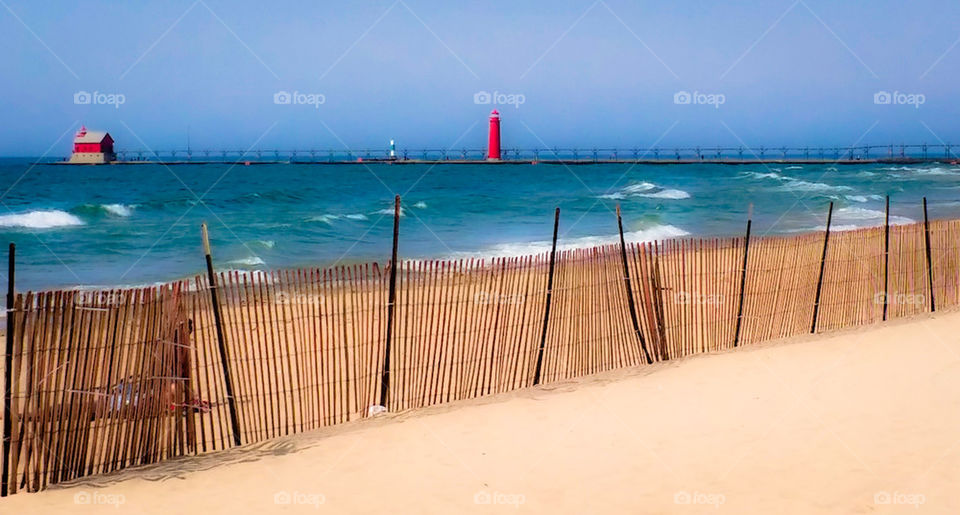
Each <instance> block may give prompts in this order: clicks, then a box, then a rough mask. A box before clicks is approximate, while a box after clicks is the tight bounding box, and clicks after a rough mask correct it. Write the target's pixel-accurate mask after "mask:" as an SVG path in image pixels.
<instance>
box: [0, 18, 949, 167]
mask: <svg viewBox="0 0 960 515" xmlns="http://www.w3.org/2000/svg"><path fill="white" fill-rule="evenodd" d="M958 22H960V3H957V2H926V1H920V2H886V1H875V2H869V3H867V2H829V1H824V0H803V1H794V0H784V1H781V0H776V1H762V2H761V1H742V2H735V3H731V2H699V1H681V2H670V3H666V2H633V1H626V0H602V1H592V0H584V1H560V0H554V1H549V2H534V1H525V2H516V1H499V0H488V1H483V2H473V1H470V2H440V1H425V0H384V1H379V0H377V1H356V2H349V3H347V2H337V3H334V2H305V1H290V2H284V1H275V2H252V1H225V0H202V1H194V0H185V1H180V0H170V1H163V2H159V1H158V2H149V3H148V2H114V1H98V0H85V1H83V2H75V1H70V2H60V1H50V2H29V1H14V0H2V1H0V47H2V48H3V49H4V50H5V51H4V52H2V57H0V69H2V70H3V80H2V81H0V113H2V119H3V122H4V123H3V124H2V128H0V155H32V156H36V155H40V154H43V153H44V152H48V151H49V155H53V156H63V155H66V154H67V153H68V152H69V147H70V136H71V134H72V132H73V130H75V129H76V128H77V127H78V126H79V123H81V122H82V123H85V124H86V125H87V126H88V127H92V128H99V129H106V130H109V131H110V132H111V133H112V134H113V135H114V137H115V139H116V140H117V142H118V147H119V148H126V149H142V148H155V149H170V148H174V147H177V148H183V147H185V146H186V134H187V128H188V127H190V133H191V138H192V146H193V147H194V148H195V149H196V148H214V149H223V148H228V149H237V150H245V149H248V148H257V147H260V148H264V149H268V148H277V147H279V148H283V149H289V148H299V149H306V148H318V149H326V148H338V149H342V148H344V147H345V146H349V147H351V148H355V149H361V148H367V147H371V148H383V147H384V146H386V144H387V141H388V140H389V139H391V138H394V139H396V140H397V143H398V146H399V147H410V148H415V147H431V148H450V147H453V148H462V147H468V148H481V147H483V146H484V144H485V131H486V116H487V113H489V111H490V109H491V107H497V108H498V109H499V110H500V111H501V112H502V113H503V114H502V118H503V140H504V141H503V144H504V146H506V147H514V146H515V147H543V146H549V147H552V146H560V147H564V146H566V147H569V146H574V145H576V146H581V147H593V146H608V147H609V146H618V147H633V146H640V147H646V146H651V145H660V146H671V145H695V144H700V145H718V144H719V145H740V144H748V145H757V146H758V145H768V146H777V145H821V144H822V145H852V144H855V143H860V144H864V143H875V144H887V143H898V142H924V141H926V142H928V143H931V144H934V143H938V142H939V140H944V141H950V140H951V139H953V140H954V141H960V139H957V138H956V136H957V124H958V122H957V120H960V102H958V100H960V88H958V87H957V85H958V84H960V72H958V70H960V44H958V39H960V23H958ZM282 91H286V92H289V93H294V92H297V93H300V94H301V95H300V96H299V97H298V98H299V101H301V102H306V103H299V104H298V103H296V102H297V99H296V98H295V99H294V100H293V101H292V103H290V104H277V103H275V102H274V95H275V94H276V93H278V92H282ZM78 92H88V93H91V94H92V93H94V92H96V93H99V94H100V95H99V97H93V100H92V101H91V103H89V104H76V103H75V100H74V95H75V94H76V93H78ZM481 92H489V93H491V94H492V93H494V92H497V93H500V95H499V96H498V97H497V98H496V100H498V101H501V102H504V103H503V104H501V105H491V104H484V103H479V104H478V103H476V102H475V96H476V95H477V94H478V93H481ZM681 92H688V93H691V94H693V93H697V94H698V95H696V96H693V95H691V97H689V98H691V99H692V100H691V103H689V104H683V103H681V104H678V103H675V95H677V94H678V93H681ZM879 92H889V93H891V94H893V93H895V92H896V93H899V94H900V95H899V96H893V97H892V98H893V100H892V102H891V103H889V104H877V103H875V100H874V97H875V94H877V93H879ZM109 95H122V98H123V104H122V105H119V106H116V105H115V103H114V104H111V103H109V102H111V101H110V100H109V99H110V98H113V99H117V98H119V97H109ZM307 95H315V96H313V97H309V96H307ZM910 95H913V96H910ZM310 99H313V100H310ZM318 99H322V100H323V103H322V104H319V103H318V102H319V100H318ZM520 99H522V104H519V101H520ZM711 99H712V100H711ZM718 99H722V104H719V105H718V102H719V101H720V100H718ZM919 99H922V100H919ZM479 100H481V101H482V100H483V96H482V95H481V96H480V98H479ZM98 101H99V102H108V103H97V102H98ZM312 101H316V102H314V103H313V104H311V103H309V102H312ZM698 101H699V102H702V103H698ZM511 102H512V103H511ZM921 102H922V103H921Z"/></svg>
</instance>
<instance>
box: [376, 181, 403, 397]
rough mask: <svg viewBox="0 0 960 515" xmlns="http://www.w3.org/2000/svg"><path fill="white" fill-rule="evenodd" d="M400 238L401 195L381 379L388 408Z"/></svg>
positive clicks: (396, 213)
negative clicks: (391, 342) (391, 341)
mask: <svg viewBox="0 0 960 515" xmlns="http://www.w3.org/2000/svg"><path fill="white" fill-rule="evenodd" d="M399 237H400V195H397V196H396V198H394V199H393V253H392V254H391V256H392V257H391V258H390V297H389V300H388V301H387V335H386V341H385V343H384V346H383V375H382V376H381V379H380V405H381V406H383V407H385V408H389V406H387V394H389V393H390V340H391V338H392V335H393V312H394V311H395V310H396V301H397V243H398V238H399Z"/></svg>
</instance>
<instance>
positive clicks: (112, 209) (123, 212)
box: [100, 204, 134, 217]
mask: <svg viewBox="0 0 960 515" xmlns="http://www.w3.org/2000/svg"><path fill="white" fill-rule="evenodd" d="M100 207H101V208H102V209H103V210H104V211H106V212H107V213H109V214H111V215H115V216H123V217H127V216H130V215H132V214H133V207H134V206H125V205H123V204H101V205H100Z"/></svg>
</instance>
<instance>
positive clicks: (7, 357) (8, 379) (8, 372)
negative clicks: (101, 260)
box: [0, 243, 17, 497]
mask: <svg viewBox="0 0 960 515" xmlns="http://www.w3.org/2000/svg"><path fill="white" fill-rule="evenodd" d="M16 253H17V246H16V245H15V244H13V243H11V244H10V253H9V255H8V256H9V257H8V259H9V262H8V265H7V342H6V348H5V350H4V353H3V468H2V469H0V478H2V481H0V497H6V496H7V487H8V485H9V476H8V474H7V468H9V466H10V440H11V438H12V437H13V435H12V434H11V433H12V431H13V426H12V424H11V420H10V417H11V409H10V408H11V404H12V403H13V395H12V394H11V392H10V388H11V386H12V384H11V383H12V382H13V380H12V378H13V328H14V320H13V317H14V316H15V311H14V310H13V295H14V272H15V271H16V269H15V263H16Z"/></svg>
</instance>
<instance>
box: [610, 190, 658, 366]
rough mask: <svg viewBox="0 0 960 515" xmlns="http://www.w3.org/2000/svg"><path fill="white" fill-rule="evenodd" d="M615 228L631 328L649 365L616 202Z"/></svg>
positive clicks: (618, 207) (649, 359) (649, 360)
mask: <svg viewBox="0 0 960 515" xmlns="http://www.w3.org/2000/svg"><path fill="white" fill-rule="evenodd" d="M617 228H618V229H619V230H620V257H622V258H623V281H624V284H625V285H626V287H627V305H628V306H630V320H632V321H633V330H634V332H635V333H637V339H639V340H640V350H642V351H643V359H645V360H646V361H647V364H648V365H649V364H651V363H653V360H652V359H651V358H650V353H649V352H648V351H647V342H646V340H644V339H643V333H642V332H641V331H640V323H639V322H637V307H636V304H634V302H633V289H632V288H630V268H629V267H628V266H627V244H626V243H625V242H624V240H623V219H622V218H621V217H620V204H617Z"/></svg>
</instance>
